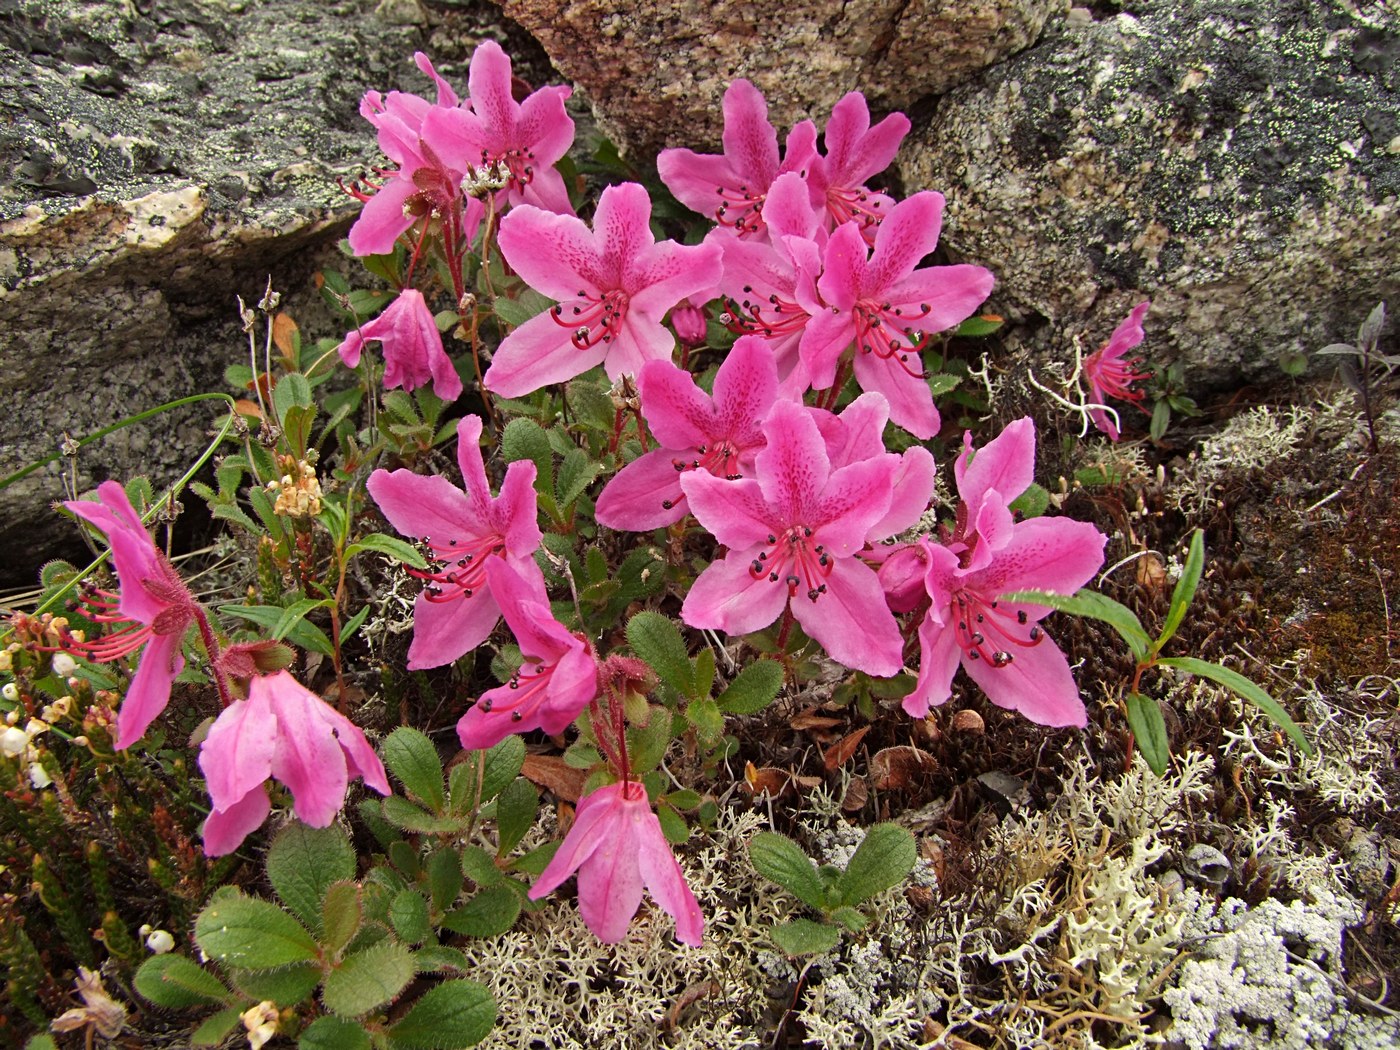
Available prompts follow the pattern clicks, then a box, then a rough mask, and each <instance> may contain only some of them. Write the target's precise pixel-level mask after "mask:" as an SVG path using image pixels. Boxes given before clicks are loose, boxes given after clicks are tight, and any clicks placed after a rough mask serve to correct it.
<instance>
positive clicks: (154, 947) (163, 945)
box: [146, 930, 175, 955]
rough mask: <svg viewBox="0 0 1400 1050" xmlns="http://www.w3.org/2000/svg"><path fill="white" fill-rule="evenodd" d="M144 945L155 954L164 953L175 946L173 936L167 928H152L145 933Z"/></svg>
mask: <svg viewBox="0 0 1400 1050" xmlns="http://www.w3.org/2000/svg"><path fill="white" fill-rule="evenodd" d="M146 947H147V948H149V949H150V950H151V951H153V952H154V953H155V954H156V955H164V954H165V953H166V952H168V951H170V950H171V949H172V948H174V947H175V938H174V937H172V936H171V935H170V932H169V931H168V930H152V931H151V932H150V933H149V934H147V935H146Z"/></svg>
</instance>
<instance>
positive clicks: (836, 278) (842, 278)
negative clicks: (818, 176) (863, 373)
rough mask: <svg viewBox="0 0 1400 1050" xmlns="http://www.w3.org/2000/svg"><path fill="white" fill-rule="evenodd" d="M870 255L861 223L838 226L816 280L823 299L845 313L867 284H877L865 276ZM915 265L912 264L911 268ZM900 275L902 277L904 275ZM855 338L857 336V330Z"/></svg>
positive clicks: (883, 226)
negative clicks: (819, 275) (862, 234)
mask: <svg viewBox="0 0 1400 1050" xmlns="http://www.w3.org/2000/svg"><path fill="white" fill-rule="evenodd" d="M896 210H898V209H896ZM893 217H894V213H893V212H891V213H890V218H887V219H886V220H885V223H884V224H883V225H882V226H881V227H880V229H881V230H882V231H883V230H884V228H885V226H886V225H888V224H889V222H890V221H891V219H892V218H893ZM910 217H911V216H909V215H908V214H907V213H906V215H905V217H904V218H905V220H906V221H905V222H903V223H901V224H900V225H899V226H897V227H896V230H897V232H903V230H904V227H905V226H906V225H907V220H908V219H909V218H910ZM891 243H893V244H897V245H898V244H902V242H896V241H892V242H891ZM868 255H869V250H868V249H867V248H866V244H865V238H864V237H863V236H861V232H860V224H859V223H854V222H848V223H845V224H844V225H842V226H839V227H837V229H836V230H835V232H833V233H832V235H831V239H830V240H829V241H827V242H826V250H825V251H824V252H823V253H822V276H821V279H820V280H819V281H817V291H819V292H820V293H821V297H822V299H823V301H825V302H826V303H828V304H829V305H830V306H831V307H832V308H833V309H835V310H840V311H841V312H842V313H843V314H845V313H848V312H849V311H850V309H851V307H853V306H855V304H856V302H857V301H858V300H859V299H861V298H863V297H864V296H865V295H866V294H867V286H868V285H874V284H875V282H874V281H872V280H870V279H869V278H868V277H867V275H866V271H867V256H868ZM914 262H915V263H917V262H918V259H915V260H914ZM912 268H913V266H912V264H911V266H910V269H912ZM899 276H903V274H900V275H899ZM875 294H879V293H878V292H877V293H875ZM814 319H815V318H814ZM845 323H846V324H851V323H852V322H851V321H850V319H849V318H845ZM852 338H854V332H853V333H852Z"/></svg>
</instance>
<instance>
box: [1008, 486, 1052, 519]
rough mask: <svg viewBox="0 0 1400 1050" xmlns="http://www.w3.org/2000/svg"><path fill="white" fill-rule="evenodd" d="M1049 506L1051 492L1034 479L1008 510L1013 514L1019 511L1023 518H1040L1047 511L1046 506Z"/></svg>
mask: <svg viewBox="0 0 1400 1050" xmlns="http://www.w3.org/2000/svg"><path fill="white" fill-rule="evenodd" d="M1048 506H1050V493H1048V492H1046V491H1045V489H1043V488H1042V487H1041V486H1039V485H1037V484H1036V483H1035V482H1034V481H1032V482H1031V484H1030V488H1028V489H1026V491H1025V492H1023V493H1021V494H1020V495H1019V496H1017V497H1016V498H1015V499H1014V500H1012V501H1011V503H1010V504H1009V505H1008V506H1007V510H1009V511H1011V512H1012V513H1013V514H1014V513H1017V512H1019V513H1020V515H1021V517H1023V518H1038V517H1040V516H1041V515H1042V514H1044V513H1045V508H1046V507H1048Z"/></svg>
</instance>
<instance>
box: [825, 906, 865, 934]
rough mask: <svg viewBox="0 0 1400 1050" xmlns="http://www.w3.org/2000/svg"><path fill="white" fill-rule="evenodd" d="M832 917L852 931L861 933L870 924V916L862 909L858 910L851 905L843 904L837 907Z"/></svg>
mask: <svg viewBox="0 0 1400 1050" xmlns="http://www.w3.org/2000/svg"><path fill="white" fill-rule="evenodd" d="M831 917H832V919H833V920H835V921H836V922H839V923H840V924H841V925H842V926H844V927H846V929H848V930H850V931H851V932H852V933H859V932H860V931H861V930H863V929H865V928H866V927H867V926H869V925H870V916H868V915H866V914H865V913H864V912H862V911H857V910H856V909H855V908H852V907H850V906H849V905H843V906H842V907H840V908H837V909H836V910H835V911H834V912H832V913H831Z"/></svg>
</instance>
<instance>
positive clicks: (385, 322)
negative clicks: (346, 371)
mask: <svg viewBox="0 0 1400 1050" xmlns="http://www.w3.org/2000/svg"><path fill="white" fill-rule="evenodd" d="M371 340H377V341H378V342H379V344H380V345H381V346H382V347H383V348H384V389H386V390H393V389H395V388H396V387H403V388H404V389H405V390H416V389H418V387H420V386H424V385H426V384H428V383H431V384H432V386H433V393H434V394H435V395H437V396H438V397H440V398H441V399H442V400H444V401H456V400H457V398H459V397H461V396H462V377H461V376H459V375H458V374H457V369H456V368H455V367H453V364H452V359H451V358H450V357H448V356H447V351H446V350H444V349H443V348H442V335H441V334H440V333H439V332H438V329H437V322H435V321H434V320H433V312H432V311H431V310H429V309H428V304H427V302H426V301H425V300H424V299H423V293H422V292H420V291H418V290H417V289H416V288H405V289H404V290H403V291H401V292H399V294H398V297H397V298H396V299H395V300H394V301H393V302H392V303H390V304H389V306H388V308H387V309H385V311H384V312H383V313H382V314H380V315H379V316H378V317H376V318H374V320H372V321H366V322H365V323H364V324H362V325H360V327H358V328H356V329H355V330H354V331H352V332H348V333H347V334H346V336H345V339H344V340H343V341H342V342H341V344H340V345H339V346H338V347H336V350H337V351H339V353H340V359H341V360H342V361H344V362H345V364H346V365H348V366H349V367H350V368H354V367H355V366H356V365H358V364H359V363H360V352H361V351H362V350H363V349H364V345H365V343H367V342H369V341H371Z"/></svg>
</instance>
